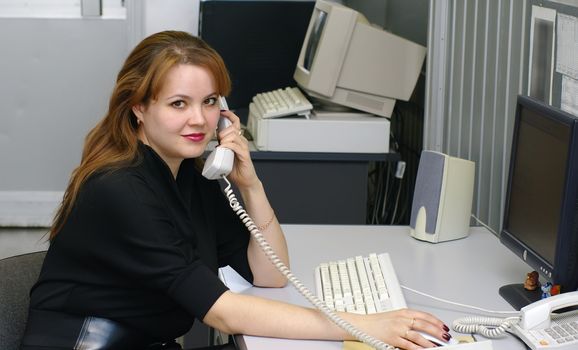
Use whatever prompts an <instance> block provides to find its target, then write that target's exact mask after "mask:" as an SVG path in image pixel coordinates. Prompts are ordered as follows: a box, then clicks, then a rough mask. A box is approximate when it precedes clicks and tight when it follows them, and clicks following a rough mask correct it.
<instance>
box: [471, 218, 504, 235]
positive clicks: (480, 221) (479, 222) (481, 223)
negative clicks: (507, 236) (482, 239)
mask: <svg viewBox="0 0 578 350" xmlns="http://www.w3.org/2000/svg"><path fill="white" fill-rule="evenodd" d="M472 218H473V219H474V220H476V222H477V223H478V224H480V225H482V226H484V227H485V228H487V229H488V231H490V232H491V233H493V234H494V236H498V233H497V232H496V231H494V230H493V229H492V228H491V227H490V226H488V225H486V224H485V223H484V222H483V221H482V220H480V219H478V217H477V216H475V215H474V214H473V213H472Z"/></svg>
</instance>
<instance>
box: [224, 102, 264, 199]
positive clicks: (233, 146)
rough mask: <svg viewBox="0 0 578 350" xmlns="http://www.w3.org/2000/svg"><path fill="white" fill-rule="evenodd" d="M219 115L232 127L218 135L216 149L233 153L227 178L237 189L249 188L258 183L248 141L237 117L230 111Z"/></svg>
mask: <svg viewBox="0 0 578 350" xmlns="http://www.w3.org/2000/svg"><path fill="white" fill-rule="evenodd" d="M221 115H222V116H224V117H226V118H227V119H229V120H230V121H231V123H232V125H230V126H229V127H227V128H226V129H225V130H222V131H221V132H220V133H219V135H218V137H219V146H218V147H225V148H228V149H230V150H232V151H233V152H234V153H235V162H234V164H233V170H232V171H231V173H230V174H229V175H228V176H227V178H228V179H229V180H231V181H232V182H233V183H234V184H235V185H236V186H237V187H238V188H243V187H250V186H252V185H254V184H256V183H258V182H259V178H258V177H257V173H256V172H255V167H254V166H253V162H252V161H251V155H250V152H249V141H247V139H246V138H245V137H244V136H243V135H242V132H241V121H240V120H239V117H237V116H236V115H235V113H233V112H231V111H222V112H221Z"/></svg>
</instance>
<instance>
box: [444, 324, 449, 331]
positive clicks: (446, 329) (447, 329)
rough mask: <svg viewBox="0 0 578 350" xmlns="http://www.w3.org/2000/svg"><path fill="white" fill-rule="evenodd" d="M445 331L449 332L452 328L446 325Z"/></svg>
mask: <svg viewBox="0 0 578 350" xmlns="http://www.w3.org/2000/svg"><path fill="white" fill-rule="evenodd" d="M444 331H446V332H449V331H450V328H449V327H448V326H446V325H445V324H444Z"/></svg>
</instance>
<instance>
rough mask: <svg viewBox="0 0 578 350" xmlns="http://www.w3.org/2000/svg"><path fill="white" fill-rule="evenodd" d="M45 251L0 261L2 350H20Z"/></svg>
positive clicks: (0, 341)
mask: <svg viewBox="0 0 578 350" xmlns="http://www.w3.org/2000/svg"><path fill="white" fill-rule="evenodd" d="M45 256H46V251H42V252H36V253H29V254H23V255H17V256H12V257H9V258H5V259H2V260H0V348H1V349H2V350H13V349H14V350H17V349H19V348H20V342H21V340H22V336H23V335H24V330H25V328H26V319H27V318H28V305H29V303H30V288H31V287H32V285H34V283H35V282H36V280H37V279H38V275H39V273H40V268H41V267H42V262H43V261H44V257H45Z"/></svg>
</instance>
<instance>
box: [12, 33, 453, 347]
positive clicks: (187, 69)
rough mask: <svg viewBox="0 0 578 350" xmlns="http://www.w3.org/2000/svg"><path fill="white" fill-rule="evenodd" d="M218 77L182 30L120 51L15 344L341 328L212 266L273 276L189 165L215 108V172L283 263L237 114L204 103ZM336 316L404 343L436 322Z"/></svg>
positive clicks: (278, 279)
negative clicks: (239, 288) (121, 58)
mask: <svg viewBox="0 0 578 350" xmlns="http://www.w3.org/2000/svg"><path fill="white" fill-rule="evenodd" d="M229 90H230V80H229V77H228V75H227V71H226V68H225V66H224V63H223V61H222V59H221V58H220V57H219V55H218V54H217V53H216V52H215V51H214V50H212V49H211V48H210V47H208V46H207V45H206V44H205V43H204V42H202V41H201V40H200V39H197V38H195V37H192V36H190V35H188V34H186V33H184V32H176V31H167V32H162V33H158V34H154V35H152V36H150V37H148V38H146V39H144V40H143V41H142V42H141V43H140V44H139V45H138V46H137V47H136V48H135V49H134V50H133V51H132V52H131V54H130V55H129V57H128V58H127V60H126V62H125V64H124V66H123V67H122V69H121V71H120V73H119V74H118V77H117V82H116V85H115V88H114V91H113V93H112V96H111V99H110V104H109V110H108V113H107V114H106V116H105V117H104V119H103V120H102V121H101V122H100V123H99V124H98V125H97V126H96V127H95V128H94V129H93V130H92V131H91V132H90V133H89V134H88V136H87V138H86V142H85V146H84V151H83V154H82V160H81V164H80V166H79V167H78V168H77V169H76V170H75V171H74V172H73V174H72V177H71V180H70V183H69V185H68V188H67V190H66V192H65V195H64V199H63V202H62V205H61V207H60V208H59V211H58V212H57V214H56V216H55V220H54V224H53V226H52V228H51V231H50V243H51V244H50V249H49V251H48V253H47V256H46V260H45V262H44V266H43V268H42V272H41V274H40V277H39V279H38V282H37V283H36V284H35V286H34V287H33V288H32V292H31V303H30V314H29V319H28V324H27V331H26V334H25V337H24V341H23V345H22V348H23V349H34V348H42V349H48V348H79V349H82V348H86V347H88V346H92V348H99V347H100V348H110V349H113V348H114V349H143V348H149V349H153V348H169V347H171V346H175V345H176V344H174V343H173V342H172V340H173V339H174V338H176V337H179V336H181V335H182V334H184V333H185V332H186V331H187V330H188V329H189V328H190V327H191V325H192V323H193V321H194V319H198V320H200V321H202V322H204V323H205V324H207V325H209V326H211V327H214V328H216V329H219V330H221V331H224V332H225V333H229V334H239V333H243V334H253V335H262V336H272V337H286V338H308V339H350V338H351V337H350V336H349V335H347V334H345V332H343V331H342V330H340V329H339V328H337V327H336V326H335V325H333V324H332V323H331V322H329V321H327V320H326V319H325V318H324V317H323V316H322V315H321V314H320V313H319V312H318V311H316V310H314V309H309V308H303V307H298V306H294V305H288V304H284V303H281V302H276V301H271V300H265V299H262V298H257V297H252V296H247V295H240V294H235V293H232V292H230V291H228V289H227V288H226V287H225V286H224V285H223V284H222V283H221V282H220V280H219V279H218V277H217V269H218V267H220V266H225V265H231V266H232V267H233V268H234V269H235V270H236V271H237V272H239V273H240V274H241V275H242V276H243V277H244V278H246V279H247V280H248V281H251V282H252V283H253V284H254V285H256V286H262V287H281V286H284V285H285V283H286V280H285V278H284V277H283V276H282V275H281V274H280V273H278V272H277V271H276V270H275V268H274V267H273V266H272V264H271V263H269V262H268V260H267V258H266V257H265V255H264V254H263V253H262V252H261V250H260V249H259V247H258V245H257V243H256V242H254V240H253V239H250V238H249V235H248V232H247V229H246V228H245V227H244V225H243V224H242V223H241V221H240V220H239V219H238V218H237V216H236V215H235V214H234V212H233V211H232V210H231V209H230V208H229V205H228V202H227V200H226V198H225V197H224V195H223V194H222V193H221V191H220V189H219V185H218V184H217V182H216V181H210V180H207V179H205V178H203V177H202V176H201V175H200V172H199V163H198V161H197V160H198V159H200V157H201V156H202V154H203V152H204V151H205V149H206V146H207V143H208V142H209V140H210V138H211V135H212V134H213V133H214V130H215V128H216V125H217V122H218V119H219V116H220V115H221V114H222V115H223V116H224V117H226V118H228V119H229V120H230V121H231V122H232V125H231V126H229V127H227V128H226V129H224V130H222V131H221V132H220V133H219V135H218V136H219V139H220V144H221V146H222V147H226V148H229V149H231V150H232V151H233V152H234V154H235V163H234V168H233V171H232V173H231V174H230V175H229V176H228V178H229V179H230V180H231V181H232V182H233V183H234V185H235V186H236V187H237V188H238V190H239V192H240V193H241V196H242V199H243V201H244V203H245V207H246V210H247V212H248V213H249V215H250V216H251V217H252V218H253V220H254V222H255V223H256V224H257V225H261V226H260V227H259V229H260V230H261V231H262V232H263V235H264V237H265V238H266V239H267V240H268V241H269V243H270V244H271V245H272V247H273V248H274V250H275V251H276V252H277V254H278V255H279V256H280V258H281V260H282V261H283V262H285V264H288V254H287V246H286V243H285V238H284V236H283V232H282V230H281V227H280V225H279V223H278V221H277V220H276V218H275V215H274V212H273V209H272V208H271V206H270V205H269V202H268V200H267V197H266V195H265V191H264V189H263V185H262V184H261V182H260V181H259V178H258V177H257V175H256V173H255V169H254V167H253V164H252V162H251V159H250V156H249V148H248V142H247V140H246V139H245V138H244V137H243V136H241V133H240V131H239V130H240V122H239V118H238V117H237V116H236V115H235V114H233V113H232V112H229V111H220V108H219V105H218V103H217V100H218V97H219V96H226V95H227V94H228V93H229ZM342 317H343V318H345V319H347V320H348V321H350V322H352V323H353V324H355V325H357V326H359V327H360V328H362V329H363V330H365V331H366V332H368V333H370V334H372V335H375V336H377V337H379V338H380V339H382V340H383V341H385V342H387V343H390V344H392V345H395V346H398V347H402V348H407V349H416V348H419V347H420V346H421V347H431V346H433V344H432V343H430V342H428V341H427V340H425V339H424V338H423V337H422V336H421V335H419V333H418V332H417V331H424V332H427V333H430V334H433V335H434V336H436V337H437V338H439V339H444V337H446V338H447V337H448V336H449V334H448V333H447V331H448V329H447V327H446V326H444V325H443V323H442V322H441V321H439V320H437V319H436V318H435V317H433V316H431V315H429V314H426V313H422V312H418V311H411V310H402V311H396V312H389V313H382V314H376V315H371V316H360V315H353V314H342ZM171 344H172V345H171Z"/></svg>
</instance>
